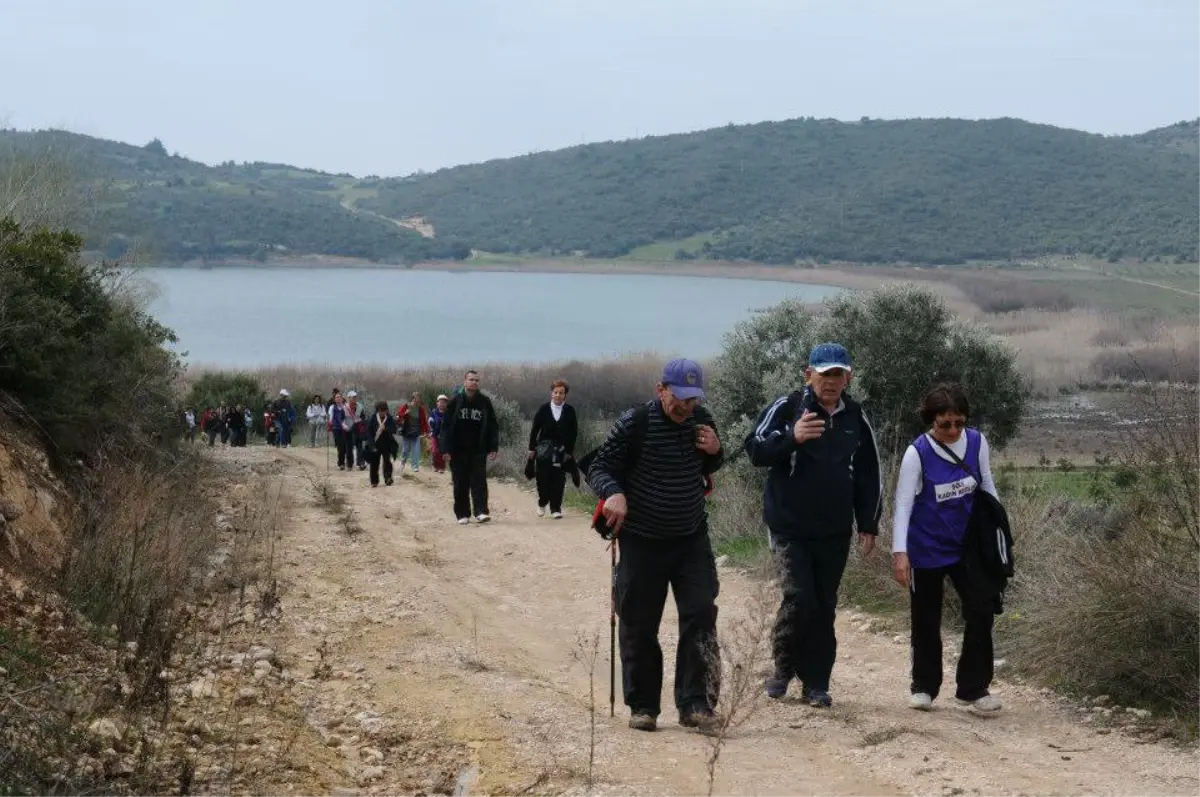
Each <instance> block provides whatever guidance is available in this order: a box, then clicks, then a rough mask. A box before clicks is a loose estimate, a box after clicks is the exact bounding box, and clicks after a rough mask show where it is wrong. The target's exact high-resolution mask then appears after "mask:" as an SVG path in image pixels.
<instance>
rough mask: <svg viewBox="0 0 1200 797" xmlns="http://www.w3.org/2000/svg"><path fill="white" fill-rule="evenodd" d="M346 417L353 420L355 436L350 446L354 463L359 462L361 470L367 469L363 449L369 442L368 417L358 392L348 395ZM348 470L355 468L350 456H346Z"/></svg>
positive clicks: (352, 428) (351, 426)
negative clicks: (359, 399)
mask: <svg viewBox="0 0 1200 797" xmlns="http://www.w3.org/2000/svg"><path fill="white" fill-rule="evenodd" d="M346 415H347V416H348V417H349V418H350V419H351V424H350V428H351V430H352V431H353V433H354V436H353V437H352V438H351V439H350V445H351V448H352V450H353V452H354V461H356V462H358V469H359V470H366V469H367V460H366V456H365V455H364V454H363V449H364V447H365V446H366V441H367V415H366V410H364V409H363V407H362V404H360V403H359V401H358V392H357V391H354V390H351V391H350V392H349V393H347V394H346ZM346 459H347V462H346V470H350V469H351V468H353V467H354V462H351V461H349V459H350V457H349V454H347V455H346Z"/></svg>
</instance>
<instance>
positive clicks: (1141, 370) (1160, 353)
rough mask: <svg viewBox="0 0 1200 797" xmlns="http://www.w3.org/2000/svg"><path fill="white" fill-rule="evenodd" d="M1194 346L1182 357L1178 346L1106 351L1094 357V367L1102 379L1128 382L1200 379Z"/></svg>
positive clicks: (1199, 369) (1199, 363) (1197, 380)
mask: <svg viewBox="0 0 1200 797" xmlns="http://www.w3.org/2000/svg"><path fill="white" fill-rule="evenodd" d="M1195 354H1196V352H1195V349H1194V348H1193V349H1192V351H1191V352H1189V353H1188V355H1189V356H1185V357H1182V358H1181V357H1180V354H1179V352H1178V351H1177V350H1176V349H1175V347H1174V346H1146V347H1143V348H1140V349H1136V350H1134V351H1131V352H1116V351H1105V352H1101V353H1100V354H1098V355H1096V357H1095V358H1094V359H1093V360H1092V368H1093V369H1094V370H1095V372H1096V374H1097V375H1098V376H1099V377H1101V378H1102V379H1121V380H1124V381H1126V382H1143V381H1145V382H1167V381H1179V382H1187V383H1189V384H1193V385H1194V384H1196V383H1197V382H1200V360H1197V359H1196V356H1195Z"/></svg>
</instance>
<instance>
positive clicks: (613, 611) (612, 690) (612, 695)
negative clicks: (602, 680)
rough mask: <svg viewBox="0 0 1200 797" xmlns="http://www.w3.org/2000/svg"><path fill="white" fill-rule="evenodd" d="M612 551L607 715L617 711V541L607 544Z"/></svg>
mask: <svg viewBox="0 0 1200 797" xmlns="http://www.w3.org/2000/svg"><path fill="white" fill-rule="evenodd" d="M608 550H610V551H612V574H611V578H610V579H609V600H608V716H610V717H615V716H616V712H617V541H616V539H615V538H614V539H613V540H611V541H610V542H609V544H608Z"/></svg>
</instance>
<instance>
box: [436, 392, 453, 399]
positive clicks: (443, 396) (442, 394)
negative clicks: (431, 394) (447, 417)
mask: <svg viewBox="0 0 1200 797" xmlns="http://www.w3.org/2000/svg"><path fill="white" fill-rule="evenodd" d="M442 399H445V400H446V401H449V400H450V397H449V396H447V395H446V394H445V393H439V394H438V397H437V400H438V401H441V400H442Z"/></svg>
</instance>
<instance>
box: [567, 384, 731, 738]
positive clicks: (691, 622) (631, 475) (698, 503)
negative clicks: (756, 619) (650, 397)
mask: <svg viewBox="0 0 1200 797" xmlns="http://www.w3.org/2000/svg"><path fill="white" fill-rule="evenodd" d="M656 389H657V393H658V397H657V398H656V399H655V400H654V401H651V402H649V403H647V404H644V405H642V406H640V407H637V408H635V409H632V410H629V411H628V412H626V413H624V414H623V415H622V416H621V417H620V418H619V419H618V420H617V422H616V424H614V425H613V427H612V429H611V430H610V431H609V433H608V437H607V438H606V439H605V441H604V443H603V444H602V445H601V446H600V448H599V450H598V451H597V453H596V456H595V459H594V460H593V461H592V463H591V465H590V466H589V468H588V472H587V480H588V484H589V485H591V487H592V489H593V490H594V491H595V493H596V495H598V496H599V497H600V498H601V499H602V500H603V502H604V503H603V515H604V519H605V521H606V522H607V523H608V525H609V528H610V529H611V530H612V533H613V534H614V535H619V536H616V538H615V539H616V540H619V542H620V552H621V561H620V564H619V565H618V568H617V576H616V605H617V614H618V616H619V617H620V618H621V626H620V639H621V672H622V675H623V681H624V688H625V705H627V706H629V711H630V718H629V727H631V728H634V729H636V730H640V731H653V730H655V729H656V728H657V727H658V714H659V709H660V705H659V703H660V696H661V695H662V662H663V658H662V648H661V647H660V646H659V642H658V627H659V624H660V622H661V621H662V613H663V606H664V604H665V603H666V600H667V587H668V586H670V588H671V592H672V593H674V595H675V606H676V608H677V609H678V612H679V647H678V650H677V651H676V655H675V706H676V708H677V709H678V710H679V723H680V724H681V725H684V726H686V727H696V728H700V729H702V730H711V729H713V728H715V727H717V725H718V723H719V720H718V718H717V717H716V715H715V714H714V713H713V707H714V705H715V704H716V699H717V693H718V691H719V684H720V678H721V674H720V666H721V659H720V653H719V651H718V648H717V606H716V599H717V593H718V591H719V585H718V582H717V567H716V563H715V561H714V559H713V550H712V543H711V542H710V541H709V536H708V514H707V512H706V511H705V491H706V487H705V485H706V480H707V479H708V477H709V476H710V474H712V473H714V472H716V471H717V469H719V468H720V467H721V465H722V463H723V462H724V451H723V449H722V446H721V440H720V438H719V437H718V436H717V429H716V423H715V422H714V421H713V418H712V414H711V413H709V412H708V410H706V409H705V408H704V407H702V406H700V402H702V401H703V400H704V373H703V371H702V370H701V368H700V365H699V364H698V363H696V362H695V361H693V360H672V361H671V362H669V363H667V365H666V367H665V368H664V369H663V375H662V381H660V382H659V383H658V386H657V388H656ZM714 668H715V669H714Z"/></svg>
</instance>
